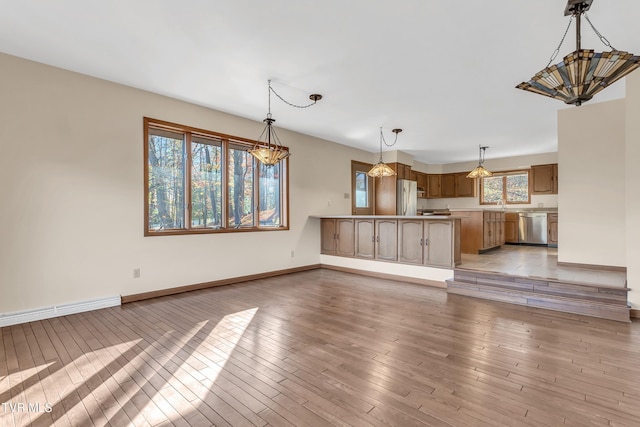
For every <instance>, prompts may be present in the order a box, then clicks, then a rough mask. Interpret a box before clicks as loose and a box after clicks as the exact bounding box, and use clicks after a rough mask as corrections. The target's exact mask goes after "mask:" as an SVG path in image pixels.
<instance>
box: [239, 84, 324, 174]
mask: <svg viewBox="0 0 640 427" xmlns="http://www.w3.org/2000/svg"><path fill="white" fill-rule="evenodd" d="M268 87H269V89H268V101H269V109H268V110H267V111H268V112H267V118H266V119H264V120H263V122H264V123H265V127H264V129H263V131H262V133H261V134H260V136H259V137H258V140H257V142H256V144H255V145H254V146H253V148H252V149H251V150H249V154H251V155H252V156H253V157H254V158H255V159H256V160H258V161H259V162H260V163H262V164H264V165H265V166H273V165H276V164H277V163H278V162H280V161H281V160H283V159H286V158H287V157H289V156H290V155H291V152H289V149H288V148H286V147H284V146H283V145H282V143H281V142H280V138H278V135H277V134H276V129H275V127H274V126H273V124H274V123H275V121H276V119H274V118H273V117H272V116H271V92H273V93H274V94H275V95H276V96H277V97H278V98H280V100H281V101H282V102H284V103H286V104H288V105H290V106H292V107H296V108H307V107H311V106H312V105H315V103H316V102H318V101H320V100H321V99H322V95H320V94H317V93H314V94H311V95H309V99H310V100H311V101H313V102H312V103H310V104H308V105H295V104H292V103H290V102H288V101H286V100H285V99H284V98H283V97H281V96H280V95H279V94H278V93H277V92H276V91H275V90H273V88H272V87H271V80H268ZM263 138H264V139H263Z"/></svg>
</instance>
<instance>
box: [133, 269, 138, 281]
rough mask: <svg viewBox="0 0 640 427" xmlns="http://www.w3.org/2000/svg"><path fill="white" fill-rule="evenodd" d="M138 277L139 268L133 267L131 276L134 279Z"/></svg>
mask: <svg viewBox="0 0 640 427" xmlns="http://www.w3.org/2000/svg"><path fill="white" fill-rule="evenodd" d="M139 277H140V269H139V268H134V269H133V278H134V279H138V278H139Z"/></svg>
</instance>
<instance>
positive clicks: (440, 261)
mask: <svg viewBox="0 0 640 427" xmlns="http://www.w3.org/2000/svg"><path fill="white" fill-rule="evenodd" d="M424 229H425V230H424V238H425V241H424V264H425V265H429V266H433V267H446V268H451V267H452V266H455V265H458V264H460V262H461V261H462V258H461V256H460V245H459V244H458V246H457V247H456V244H457V243H459V242H460V227H454V223H453V222H443V221H425V223H424Z"/></svg>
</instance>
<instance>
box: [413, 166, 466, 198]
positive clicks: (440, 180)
mask: <svg viewBox="0 0 640 427" xmlns="http://www.w3.org/2000/svg"><path fill="white" fill-rule="evenodd" d="M467 175H468V172H458V173H444V174H427V176H426V183H425V184H426V188H427V198H428V199H439V198H453V197H476V195H477V188H478V184H477V183H478V181H477V180H476V179H475V178H467ZM418 187H420V181H418Z"/></svg>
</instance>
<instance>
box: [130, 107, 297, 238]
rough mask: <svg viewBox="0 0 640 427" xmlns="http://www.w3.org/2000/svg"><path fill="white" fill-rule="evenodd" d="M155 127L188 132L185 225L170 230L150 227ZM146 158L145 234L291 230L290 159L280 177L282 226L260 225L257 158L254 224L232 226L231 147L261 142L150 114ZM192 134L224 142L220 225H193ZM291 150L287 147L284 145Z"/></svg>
mask: <svg viewBox="0 0 640 427" xmlns="http://www.w3.org/2000/svg"><path fill="white" fill-rule="evenodd" d="M153 129H158V130H164V131H170V132H177V133H181V134H183V135H184V149H183V162H184V195H183V206H182V215H183V224H184V228H178V229H169V230H152V229H150V228H149V225H150V224H149V213H150V207H149V199H150V197H149V196H150V191H149V136H150V134H152V132H151V131H152V130H153ZM143 133H144V138H143V153H144V155H143V157H144V177H143V182H144V186H143V191H144V236H174V235H188V234H217V233H246V232H254V231H283V230H289V224H290V222H289V221H290V218H289V158H288V157H287V158H286V159H284V160H282V161H281V162H280V172H279V173H280V178H279V190H280V222H281V224H280V225H279V226H271V225H269V226H261V225H260V203H259V200H260V193H259V192H260V185H259V182H260V165H259V162H258V161H257V160H255V161H254V162H253V167H252V171H251V173H252V174H253V190H252V195H251V197H252V200H253V209H252V212H253V225H252V226H242V227H238V228H234V227H232V226H230V225H229V223H228V218H229V216H228V215H229V203H228V201H229V184H228V183H229V161H230V156H229V148H230V146H231V145H234V146H236V147H238V146H240V147H246V148H247V149H251V148H253V147H254V146H255V145H256V144H257V143H258V141H255V140H251V139H247V138H242V137H238V136H233V135H228V134H223V133H219V132H214V131H210V130H205V129H199V128H195V127H191V126H185V125H181V124H177V123H172V122H167V121H164V120H158V119H153V118H149V117H144V118H143ZM192 135H193V136H196V137H197V136H201V137H204V138H210V139H213V140H219V141H220V142H221V151H222V152H221V160H220V161H221V168H220V169H222V170H221V172H220V173H221V179H222V182H221V196H220V197H221V198H222V202H221V210H222V220H221V223H220V227H218V228H212V227H209V228H207V227H193V225H192V214H193V212H192V210H193V206H192V191H193V189H192V185H191V184H192V182H191V181H192V179H191V168H192V166H193V163H192V160H193V159H192V153H191V151H192V147H191V145H192ZM284 148H285V149H288V148H287V147H284Z"/></svg>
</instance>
